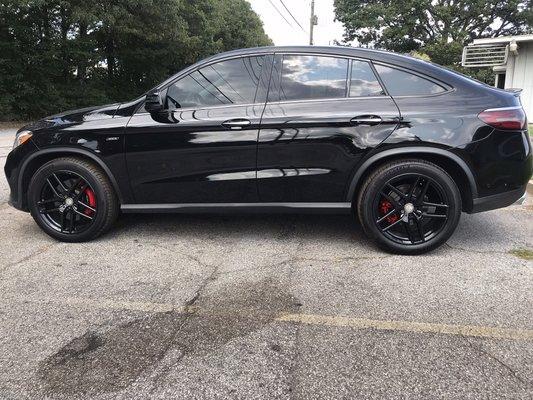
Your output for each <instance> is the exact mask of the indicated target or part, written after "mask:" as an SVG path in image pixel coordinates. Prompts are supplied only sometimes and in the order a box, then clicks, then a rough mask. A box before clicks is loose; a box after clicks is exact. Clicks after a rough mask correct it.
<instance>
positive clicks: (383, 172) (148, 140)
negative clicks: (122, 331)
mask: <svg viewBox="0 0 533 400" xmlns="http://www.w3.org/2000/svg"><path fill="white" fill-rule="evenodd" d="M5 172H6V175H7V179H8V181H9V185H10V188H11V196H10V204H12V205H13V206H14V207H16V208H18V209H20V210H24V211H29V212H30V213H31V215H32V216H33V218H34V219H35V221H36V222H37V224H38V225H39V226H40V227H41V228H42V229H43V230H44V231H45V232H46V233H47V234H49V235H50V236H52V237H54V238H56V239H58V240H63V241H68V242H77V241H86V240H90V239H94V238H96V237H97V236H99V235H101V234H103V233H104V232H105V231H107V230H108V229H109V228H110V227H111V226H112V225H113V222H114V221H115V220H116V218H117V217H118V216H119V214H120V212H122V213H138V212H143V213H147V212H150V213H153V212H158V213H159V212H220V211H228V210H231V211H238V212H245V211H247V212H249V211H263V212H304V211H305V212H336V213H346V214H347V216H346V218H354V216H356V217H358V219H359V221H360V223H361V225H362V227H363V230H364V232H365V233H366V234H367V235H368V236H369V237H370V238H372V239H373V240H374V241H375V242H376V243H377V244H378V245H379V246H381V247H383V248H385V249H387V250H389V251H393V252H396V253H403V254H415V253H422V252H425V251H428V250H431V249H434V248H436V247H437V246H439V245H441V244H442V243H444V242H445V241H446V240H447V239H448V238H449V237H450V235H451V234H452V233H453V231H454V230H455V228H456V226H457V223H458V221H459V217H460V215H461V212H467V213H476V212H480V211H487V210H492V209H495V208H499V207H505V206H508V205H510V204H512V203H514V202H516V201H517V200H518V199H520V198H521V197H523V195H524V193H525V190H526V185H527V182H528V180H529V178H530V176H531V172H532V156H531V143H530V139H529V136H528V133H527V121H526V116H525V113H524V110H523V109H522V107H521V103H520V98H519V93H518V91H503V90H500V89H496V88H493V87H490V86H488V85H485V84H482V83H480V82H477V81H474V80H472V79H469V78H467V77H465V76H463V75H460V74H458V73H456V72H453V71H450V70H448V69H445V68H442V67H439V66H437V65H434V64H432V63H429V62H425V61H422V60H418V59H415V58H411V57H408V56H403V55H398V54H393V53H388V52H384V51H376V50H368V49H356V48H341V47H262V48H253V49H244V50H237V51H231V52H227V53H223V54H218V55H215V56H213V57H210V58H207V59H205V60H203V61H200V62H198V63H197V64H194V65H191V66H190V67H188V68H186V69H184V70H182V71H181V72H179V73H177V74H176V75H174V76H172V77H171V78H169V79H167V80H166V81H164V82H163V83H161V84H160V85H159V86H157V87H156V88H154V89H152V90H151V91H149V92H148V93H147V94H145V95H144V96H142V97H140V98H138V99H136V100H133V101H130V102H126V103H120V104H112V105H106V106H101V107H92V108H87V109H82V110H75V111H69V112H65V113H62V114H58V115H54V116H51V117H48V118H45V119H43V120H41V121H38V122H35V123H32V124H30V125H27V126H25V127H23V128H22V129H21V130H19V132H18V133H17V136H16V140H15V144H14V148H13V150H12V151H11V153H10V154H9V156H8V157H7V161H6V166H5Z"/></svg>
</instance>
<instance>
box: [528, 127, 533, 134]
mask: <svg viewBox="0 0 533 400" xmlns="http://www.w3.org/2000/svg"><path fill="white" fill-rule="evenodd" d="M528 130H529V136H533V124H529V126H528Z"/></svg>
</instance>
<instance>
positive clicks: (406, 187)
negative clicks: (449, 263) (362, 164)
mask: <svg viewBox="0 0 533 400" xmlns="http://www.w3.org/2000/svg"><path fill="white" fill-rule="evenodd" d="M356 206H357V214H358V216H359V221H360V222H361V225H362V227H363V230H364V232H365V234H366V235H367V236H368V237H369V238H370V239H372V240H373V241H375V243H376V244H377V245H378V246H379V247H380V248H382V249H384V250H386V251H390V252H392V253H396V254H421V253H425V252H428V251H430V250H433V249H435V248H437V247H439V246H441V245H442V244H443V243H445V242H446V241H447V240H448V239H449V237H450V236H451V235H452V233H453V232H454V231H455V228H456V227H457V224H458V223H459V218H460V216H461V208H462V203H461V195H460V193H459V189H458V188H457V185H456V184H455V182H454V180H453V179H452V178H451V176H450V175H448V173H447V172H446V171H444V170H443V169H442V168H440V167H439V166H437V165H435V164H433V163H430V162H428V161H425V160H416V159H412V160H399V161H392V162H389V163H387V164H384V165H382V166H380V167H379V168H378V169H377V170H376V171H374V172H373V173H372V174H371V175H370V176H369V177H368V178H367V179H366V180H365V182H364V183H363V185H362V187H361V189H360V191H359V195H358V198H357V201H356Z"/></svg>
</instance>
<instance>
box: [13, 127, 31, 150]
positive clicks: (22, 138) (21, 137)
mask: <svg viewBox="0 0 533 400" xmlns="http://www.w3.org/2000/svg"><path fill="white" fill-rule="evenodd" d="M32 135H33V133H32V132H31V131H20V132H19V133H17V136H16V137H15V143H13V148H15V147H18V146H20V145H21V144H23V143H24V142H26V141H28V140H29V139H30V138H31V137H32Z"/></svg>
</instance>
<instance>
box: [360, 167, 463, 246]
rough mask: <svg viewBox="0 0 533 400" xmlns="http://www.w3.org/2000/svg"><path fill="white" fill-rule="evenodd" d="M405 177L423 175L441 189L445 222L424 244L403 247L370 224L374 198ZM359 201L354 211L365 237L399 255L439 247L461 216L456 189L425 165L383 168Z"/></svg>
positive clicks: (442, 174)
mask: <svg viewBox="0 0 533 400" xmlns="http://www.w3.org/2000/svg"><path fill="white" fill-rule="evenodd" d="M409 173H415V174H422V175H425V176H427V177H429V178H431V179H433V180H434V181H435V183H436V184H438V185H439V186H440V187H441V189H442V192H443V194H444V195H445V196H446V202H447V204H448V205H449V208H448V215H449V218H448V220H447V221H446V224H445V226H444V227H443V229H442V230H441V231H440V232H439V233H438V234H437V235H436V236H434V237H433V238H431V239H430V240H428V241H427V242H425V243H420V244H412V245H403V244H400V243H397V242H395V241H393V240H392V239H390V238H388V237H387V236H385V235H384V234H383V233H382V232H381V231H380V230H379V229H378V227H377V226H376V224H375V222H374V210H373V206H374V200H375V198H376V196H378V194H379V192H380V191H381V189H382V188H383V187H384V185H385V183H386V182H388V181H389V180H390V179H392V178H395V177H397V176H400V175H404V174H409ZM359 201H360V202H361V204H360V207H358V209H359V220H360V222H361V224H362V226H363V229H364V231H365V233H366V234H367V236H369V237H370V238H371V239H373V240H375V241H376V243H377V244H378V245H379V246H380V247H381V248H383V249H385V250H387V251H392V252H394V253H400V254H419V253H424V252H427V251H430V250H432V249H434V248H436V247H438V246H440V245H442V244H443V243H444V242H445V241H446V240H448V239H449V237H450V236H451V235H452V234H453V232H454V231H455V228H456V227H457V224H458V223H459V219H460V216H461V195H460V193H459V189H458V188H457V185H456V184H455V182H454V181H453V179H452V178H451V177H450V176H449V175H448V174H447V173H446V172H445V171H444V170H442V169H441V168H439V167H437V166H435V165H432V164H429V163H426V162H424V163H422V162H412V161H410V162H407V161H406V162H404V163H395V164H392V165H390V166H389V167H388V168H387V166H385V167H384V168H383V169H380V170H379V171H378V173H377V174H375V175H373V176H372V177H371V180H370V181H369V182H368V184H367V185H366V187H365V188H364V192H363V193H362V196H361V197H360V200H359Z"/></svg>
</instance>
